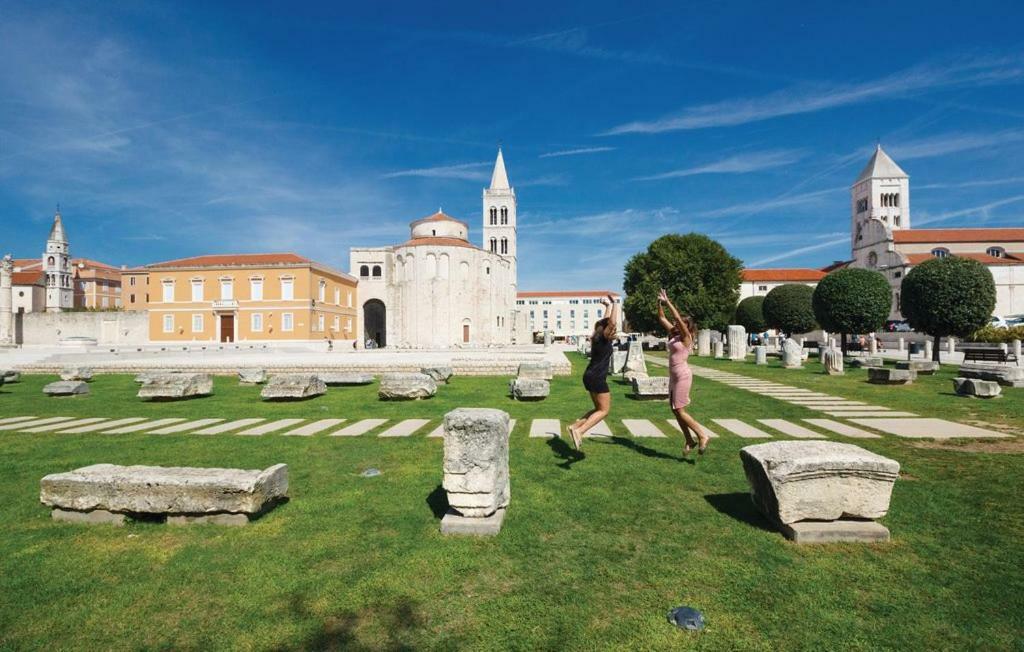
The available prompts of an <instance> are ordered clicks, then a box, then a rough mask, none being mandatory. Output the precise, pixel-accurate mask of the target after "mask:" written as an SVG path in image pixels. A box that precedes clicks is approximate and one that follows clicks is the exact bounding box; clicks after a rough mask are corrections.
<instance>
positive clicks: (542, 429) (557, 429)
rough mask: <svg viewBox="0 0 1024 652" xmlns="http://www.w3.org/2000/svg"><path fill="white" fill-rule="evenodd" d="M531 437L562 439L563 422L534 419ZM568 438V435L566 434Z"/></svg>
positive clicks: (531, 425)
mask: <svg viewBox="0 0 1024 652" xmlns="http://www.w3.org/2000/svg"><path fill="white" fill-rule="evenodd" d="M530 436H531V437H561V436H562V422H561V421H559V420H558V419H534V420H533V423H531V424H530ZM566 436H568V434H566Z"/></svg>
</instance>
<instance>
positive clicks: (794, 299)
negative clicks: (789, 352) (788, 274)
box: [761, 283, 818, 335]
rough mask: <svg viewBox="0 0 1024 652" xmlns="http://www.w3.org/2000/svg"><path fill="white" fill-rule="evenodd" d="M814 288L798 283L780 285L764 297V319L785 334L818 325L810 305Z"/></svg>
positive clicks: (808, 329)
mask: <svg viewBox="0 0 1024 652" xmlns="http://www.w3.org/2000/svg"><path fill="white" fill-rule="evenodd" d="M813 294H814V288H812V287H811V286H809V285H802V284H800V283H787V284H786V285H780V286H779V287H777V288H775V289H773V290H772V291H771V292H769V293H768V296H766V297H765V298H764V304H763V305H762V306H761V311H762V312H763V313H764V319H765V321H766V322H767V323H768V325H769V326H770V327H772V328H777V329H778V330H781V331H782V332H784V333H786V334H787V335H792V334H794V333H806V332H808V331H813V330H814V329H815V328H817V327H818V322H816V321H815V319H814V309H813V308H812V307H811V296H812V295H813Z"/></svg>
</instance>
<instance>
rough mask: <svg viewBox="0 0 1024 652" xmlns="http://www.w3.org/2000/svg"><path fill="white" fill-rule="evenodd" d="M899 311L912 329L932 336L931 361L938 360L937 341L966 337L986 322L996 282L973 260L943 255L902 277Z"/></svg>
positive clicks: (992, 303)
mask: <svg viewBox="0 0 1024 652" xmlns="http://www.w3.org/2000/svg"><path fill="white" fill-rule="evenodd" d="M900 304H901V305H900V310H901V311H902V312H903V316H904V317H906V319H907V321H908V322H910V327H911V328H913V329H914V330H916V331H919V332H922V333H927V334H928V335H931V336H932V337H934V338H935V346H933V347H932V360H934V361H935V362H938V361H939V340H940V339H941V338H942V337H948V336H950V335H953V336H956V337H962V338H966V337H968V336H969V335H971V333H973V332H974V331H976V330H978V329H979V328H981V327H982V326H984V325H985V324H987V323H988V322H989V319H990V318H991V316H992V311H993V310H995V307H996V284H995V281H994V280H993V279H992V273H991V272H989V271H988V268H987V267H985V266H984V265H982V264H981V263H980V262H978V261H976V260H972V259H970V258H959V257H957V256H947V257H945V258H932V259H931V260H926V261H925V262H923V263H921V264H920V265H917V266H916V267H914V268H913V269H911V270H910V272H909V273H908V274H907V275H906V276H905V277H903V285H902V286H901V299H900Z"/></svg>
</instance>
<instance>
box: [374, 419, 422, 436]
mask: <svg viewBox="0 0 1024 652" xmlns="http://www.w3.org/2000/svg"><path fill="white" fill-rule="evenodd" d="M428 423H430V419H406V420H404V421H399V422H398V423H396V424H395V425H393V426H391V427H390V428H388V429H387V430H385V431H384V432H382V433H380V434H379V435H377V436H378V437H408V436H410V435H412V433H414V432H416V431H417V430H419V429H420V428H422V427H423V426H425V425H427V424H428Z"/></svg>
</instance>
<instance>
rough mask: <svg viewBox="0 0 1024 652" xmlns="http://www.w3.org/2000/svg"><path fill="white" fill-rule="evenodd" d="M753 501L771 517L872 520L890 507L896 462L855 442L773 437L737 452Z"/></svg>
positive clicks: (792, 520) (784, 519) (777, 519)
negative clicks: (786, 439)
mask: <svg viewBox="0 0 1024 652" xmlns="http://www.w3.org/2000/svg"><path fill="white" fill-rule="evenodd" d="M740 459H741V460H742V461H743V470H744V472H745V473H746V476H747V481H748V482H749V483H750V489H751V496H752V498H753V500H754V503H755V504H756V505H757V506H758V508H759V509H760V510H761V511H762V512H763V513H764V514H765V516H767V517H768V518H769V519H771V520H773V521H775V522H777V523H782V524H790V523H795V522H797V521H806V520H816V521H835V520H838V519H841V518H855V519H876V518H880V517H882V516H885V514H886V512H888V511H889V499H890V497H891V496H892V488H893V485H894V484H895V483H896V478H897V476H898V475H899V470H900V465H899V462H897V461H896V460H892V459H889V458H887V457H883V456H881V455H878V454H876V453H872V452H871V451H868V450H865V449H863V448H861V447H859V446H854V445H853V444H845V443H840V442H832V441H812V440H806V441H774V442H769V443H765V444H756V445H753V446H747V447H745V448H743V449H741V450H740Z"/></svg>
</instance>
